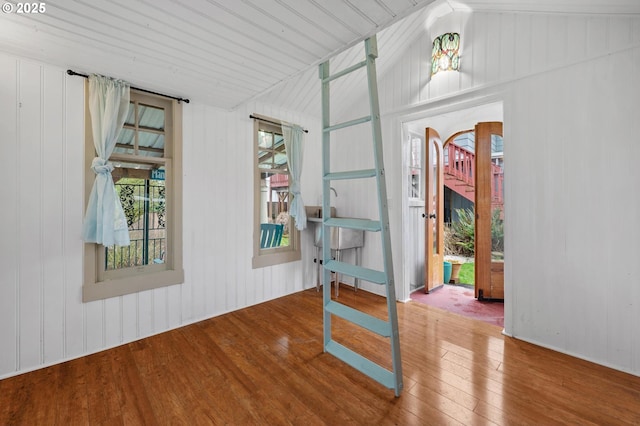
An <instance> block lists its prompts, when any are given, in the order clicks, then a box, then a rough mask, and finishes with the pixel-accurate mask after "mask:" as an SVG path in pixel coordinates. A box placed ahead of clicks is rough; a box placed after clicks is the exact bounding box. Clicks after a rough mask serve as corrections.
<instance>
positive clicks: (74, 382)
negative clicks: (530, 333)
mask: <svg viewBox="0 0 640 426" xmlns="http://www.w3.org/2000/svg"><path fill="white" fill-rule="evenodd" d="M340 300H341V301H342V302H343V303H345V304H351V305H358V306H359V307H361V308H363V309H364V310H367V311H368V312H370V313H372V314H374V315H378V316H381V317H384V312H386V308H385V305H384V300H383V299H381V298H379V297H377V296H373V295H371V294H369V293H366V292H364V291H359V292H356V293H354V292H353V291H352V290H351V289H347V288H345V289H344V290H343V291H341V292H340ZM321 303H322V297H321V294H320V293H316V291H315V289H312V290H308V291H304V292H301V293H298V294H294V295H291V296H287V297H283V298H281V299H277V300H274V301H270V302H266V303H263V304H261V305H258V306H254V307H250V308H247V309H243V310H240V311H236V312H232V313H229V314H226V315H222V316H219V317H216V318H213V319H211V320H207V321H203V322H200V323H197V324H194V325H190V326H187V327H183V328H180V329H177V330H173V331H170V332H167V333H163V334H161V335H158V336H154V337H150V338H147V339H144V340H141V341H138V342H134V343H130V344H127V345H123V346H120V347H118V348H115V349H112V350H108V351H104V352H101V353H98V354H95V355H91V356H87V357H84V358H81V359H78V360H74V361H70V362H67V363H64V364H60V365H56V366H53V367H49V368H46V369H42V370H38V371H34V372H31V373H27V374H23V375H20V376H16V377H12V378H8V379H5V380H2V381H0V425H38V424H42V425H70V424H91V425H118V424H124V425H136V424H148V425H155V424H158V425H165V424H166V425H181V424H185V425H187V424H188V425H198V424H205V425H206V424H239V425H245V424H269V425H275V424H303V425H314V424H330V425H343V424H366V425H374V424H420V425H427V424H437V425H439V424H464V425H468V424H493V423H495V424H517V425H521V424H531V425H542V424H543V425H551V424H580V425H594V424H597V425H603V424H615V425H623V424H635V425H638V424H640V378H639V377H635V376H632V375H628V374H624V373H621V372H618V371H615V370H611V369H608V368H605V367H602V366H598V365H595V364H591V363H589V362H586V361H582V360H579V359H575V358H572V357H569V356H566V355H562V354H559V353H556V352H553V351H550V350H547V349H543V348H540V347H537V346H534V345H531V344H527V343H524V342H521V341H518V340H515V339H511V338H507V337H503V336H502V335H501V333H500V331H501V330H500V328H498V327H495V326H492V325H489V324H486V323H483V322H480V321H475V320H471V319H467V318H463V317H459V316H455V315H453V314H449V313H446V312H443V311H440V310H438V309H436V308H432V307H429V306H426V305H421V304H417V303H407V304H399V305H398V315H399V320H400V332H401V346H402V359H403V368H404V391H403V392H402V395H401V396H400V397H399V398H395V397H394V394H393V391H392V390H388V389H386V388H383V387H382V386H381V385H379V384H378V383H377V382H374V381H372V380H371V379H369V378H368V377H366V376H364V375H362V374H361V373H359V372H357V371H355V370H353V369H351V368H350V367H349V366H347V365H346V364H344V363H342V362H341V361H339V360H337V359H336V358H334V357H332V356H330V355H327V354H324V353H323V352H322V306H321ZM333 329H334V336H335V338H336V340H339V341H342V342H345V343H346V342H349V345H350V346H351V347H352V348H354V349H356V350H358V351H362V352H364V353H366V354H367V355H368V356H370V357H371V358H373V359H375V360H377V361H378V362H379V363H381V364H383V365H389V362H390V361H389V358H390V355H389V345H388V343H387V341H386V340H382V339H380V338H377V337H376V336H373V335H371V334H369V333H368V332H366V331H363V330H360V329H355V328H354V327H353V326H351V325H349V324H346V323H345V322H342V321H338V320H334V326H333ZM378 343H379V344H378Z"/></svg>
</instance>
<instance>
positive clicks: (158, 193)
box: [83, 90, 184, 301]
mask: <svg viewBox="0 0 640 426" xmlns="http://www.w3.org/2000/svg"><path fill="white" fill-rule="evenodd" d="M85 111H86V112H85V116H86V119H85V123H86V131H85V139H86V147H85V153H86V155H85V157H86V170H87V174H86V179H85V182H86V186H87V188H86V190H87V192H86V194H87V197H88V194H89V192H90V191H91V185H92V184H93V179H94V175H93V172H92V171H91V169H90V165H91V161H92V159H93V157H94V156H95V149H94V146H93V140H92V136H91V119H90V116H89V109H88V106H87V107H86V108H85ZM181 113H182V110H181V105H180V104H179V103H178V102H177V101H172V100H170V99H166V98H163V97H160V96H153V95H147V94H144V93H141V92H137V91H135V90H132V91H131V102H130V104H129V113H128V115H127V119H126V121H125V124H124V127H123V130H122V131H121V132H120V135H119V136H118V141H117V143H116V147H115V149H114V151H113V154H112V155H111V158H110V159H109V161H110V162H111V164H113V166H114V170H113V172H112V176H113V181H114V183H115V186H116V191H117V193H118V195H119V197H120V202H121V203H122V207H123V209H124V212H125V216H126V218H127V224H128V226H129V237H130V239H131V244H130V245H129V246H127V247H116V246H111V247H104V246H102V245H98V244H89V243H87V244H85V284H84V286H83V300H84V301H91V300H98V299H104V298H107V297H114V296H119V295H123V294H128V293H134V292H138V291H142V290H149V289H152V288H157V287H162V286H167V285H172V284H179V283H182V282H183V281H184V272H183V270H182V220H181V210H182V208H181V204H182V194H181V192H180V188H181V187H182V183H181V175H182V173H181V145H182V141H181V139H182V115H181Z"/></svg>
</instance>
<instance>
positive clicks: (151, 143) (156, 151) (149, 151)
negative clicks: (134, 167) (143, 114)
mask: <svg viewBox="0 0 640 426" xmlns="http://www.w3.org/2000/svg"><path fill="white" fill-rule="evenodd" d="M138 154H139V155H143V156H145V157H163V156H164V134H162V133H151V132H143V131H139V132H138Z"/></svg>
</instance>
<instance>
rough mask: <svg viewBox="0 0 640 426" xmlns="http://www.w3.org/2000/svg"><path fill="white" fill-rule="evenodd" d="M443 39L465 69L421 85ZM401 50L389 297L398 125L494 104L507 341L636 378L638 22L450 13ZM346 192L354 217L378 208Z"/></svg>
mask: <svg viewBox="0 0 640 426" xmlns="http://www.w3.org/2000/svg"><path fill="white" fill-rule="evenodd" d="M398 25H401V24H398ZM449 31H458V32H460V33H461V35H462V50H461V54H462V71H461V72H460V73H444V74H441V75H440V74H439V75H436V76H435V77H434V78H433V79H431V80H430V79H429V77H428V69H429V60H430V59H429V55H430V50H431V40H432V39H433V37H435V36H437V35H439V34H441V33H443V32H449ZM409 43H410V45H409V47H408V49H407V50H406V52H405V54H404V55H402V57H400V58H396V59H395V64H394V65H393V67H391V68H389V69H388V70H387V72H386V73H385V74H384V75H383V76H381V78H380V81H379V91H380V101H381V109H382V114H383V122H382V128H383V133H384V134H383V140H384V143H385V164H386V166H387V182H388V190H389V198H390V200H389V204H390V217H391V227H392V240H393V241H392V242H393V254H394V260H395V265H394V266H395V274H396V282H397V283H402V285H400V284H399V285H397V288H398V298H399V299H405V298H407V297H408V280H406V279H405V277H404V276H402V273H403V269H402V259H403V257H405V256H407V255H408V254H409V253H408V252H407V250H406V248H405V247H403V245H402V228H403V227H406V226H407V223H404V224H403V221H406V220H407V218H406V217H403V216H402V209H401V208H400V205H399V203H401V202H403V201H402V190H403V183H402V182H403V179H404V175H403V174H402V173H400V171H401V170H402V155H401V153H402V144H401V141H400V137H401V127H402V122H404V121H408V120H412V119H416V118H420V117H428V116H433V115H435V114H437V113H439V112H441V111H442V112H446V113H448V114H452V115H453V113H454V112H455V111H456V109H457V108H459V109H463V108H466V107H470V106H478V105H481V104H482V103H483V102H486V103H489V102H495V101H502V102H504V122H505V159H506V169H505V179H506V180H505V183H506V187H505V193H506V195H505V196H506V205H505V214H506V224H505V247H506V256H505V261H506V263H505V287H506V288H505V297H506V301H505V306H506V311H505V325H506V332H507V333H508V334H511V335H513V336H515V337H518V338H520V339H524V340H528V341H531V342H534V343H537V344H540V345H543V346H547V347H550V348H553V349H556V350H559V351H562V352H565V353H569V354H572V355H575V356H578V357H581V358H585V359H589V360H592V361H595V362H598V363H601V364H604V365H608V366H612V367H614V368H617V369H620V370H623V371H627V372H631V373H633V374H636V375H639V374H640V333H638V332H637V324H640V309H638V307H639V306H640V283H639V282H638V279H637V277H638V276H640V262H637V258H638V254H639V251H638V248H637V241H639V240H640V225H639V221H638V218H639V217H640V198H639V197H638V192H637V189H636V188H635V187H636V186H637V182H640V168H638V167H637V164H636V163H637V159H638V158H640V148H639V144H638V143H637V131H636V130H635V129H634V128H635V125H636V122H637V112H638V111H639V110H640V19H639V18H638V17H636V16H596V15H571V16H569V15H562V14H553V15H545V14H510V13H488V12H485V13H471V12H453V13H450V14H448V15H445V16H444V17H441V18H440V19H438V20H436V21H435V22H434V23H433V25H432V26H431V27H430V28H429V29H428V30H427V29H425V30H424V31H423V32H422V33H421V34H419V35H418V36H417V37H416V38H415V39H414V40H413V41H410V42H409ZM384 60H385V58H384V57H382V56H381V57H380V58H379V60H378V62H379V63H382V62H383V61H384ZM363 137H367V134H366V132H361V133H352V134H348V135H346V136H344V137H342V136H340V135H338V138H337V139H338V140H337V142H336V143H337V144H341V143H347V142H350V141H351V140H354V139H358V138H363ZM351 158H352V157H343V160H342V162H343V164H342V166H346V165H347V164H348V163H349V162H351ZM337 161H338V163H339V162H340V159H337ZM338 166H340V164H338ZM350 190H351V191H353V192H357V193H359V194H361V195H357V196H356V201H357V205H356V206H354V207H352V208H353V209H354V211H353V213H354V215H360V214H364V213H366V212H367V211H370V210H371V209H373V208H375V205H376V201H375V199H374V198H373V197H371V196H367V195H364V194H366V193H367V192H366V190H365V189H364V188H363V187H359V186H353V187H352V188H350ZM339 203H340V201H339ZM341 208H342V209H346V207H341V206H340V204H338V209H341ZM363 257H365V258H366V259H368V261H369V262H371V263H373V264H376V263H379V262H380V258H379V255H377V254H376V251H375V249H374V250H369V249H368V248H367V247H365V249H364V254H363Z"/></svg>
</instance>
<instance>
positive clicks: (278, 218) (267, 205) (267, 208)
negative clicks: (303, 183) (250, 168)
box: [260, 173, 291, 249]
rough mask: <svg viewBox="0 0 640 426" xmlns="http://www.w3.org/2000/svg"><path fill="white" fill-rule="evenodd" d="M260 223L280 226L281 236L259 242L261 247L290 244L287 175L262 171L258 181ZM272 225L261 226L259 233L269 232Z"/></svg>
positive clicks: (269, 247) (267, 247)
mask: <svg viewBox="0 0 640 426" xmlns="http://www.w3.org/2000/svg"><path fill="white" fill-rule="evenodd" d="M260 224H261V225H262V224H276V225H279V226H281V230H279V231H278V232H281V234H282V235H281V236H280V235H278V238H277V241H276V242H275V243H273V244H271V243H270V242H264V243H263V242H261V244H262V249H272V248H278V247H288V246H289V245H290V238H289V230H290V228H291V218H290V216H289V175H287V174H280V173H276V174H274V173H264V174H263V175H262V179H261V181H260ZM271 228H272V227H265V226H261V235H262V236H264V233H265V232H271V231H270V230H269V231H267V229H271Z"/></svg>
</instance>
